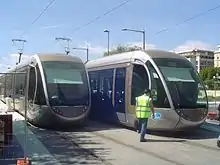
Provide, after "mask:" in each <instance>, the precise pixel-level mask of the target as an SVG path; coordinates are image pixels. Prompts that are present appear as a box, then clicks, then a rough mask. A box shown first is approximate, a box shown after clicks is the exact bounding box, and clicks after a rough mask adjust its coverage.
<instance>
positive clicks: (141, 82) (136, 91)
mask: <svg viewBox="0 0 220 165" xmlns="http://www.w3.org/2000/svg"><path fill="white" fill-rule="evenodd" d="M148 88H149V78H148V74H147V71H146V69H145V68H144V66H142V65H134V66H133V73H132V88H131V105H135V104H136V100H135V98H136V97H137V96H140V95H141V94H143V92H144V89H148Z"/></svg>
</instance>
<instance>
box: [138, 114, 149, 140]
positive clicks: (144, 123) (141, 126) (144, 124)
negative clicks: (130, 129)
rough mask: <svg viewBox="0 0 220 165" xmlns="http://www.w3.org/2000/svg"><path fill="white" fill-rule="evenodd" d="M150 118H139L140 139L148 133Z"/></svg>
mask: <svg viewBox="0 0 220 165" xmlns="http://www.w3.org/2000/svg"><path fill="white" fill-rule="evenodd" d="M147 122H148V118H146V119H138V133H140V140H143V139H144V137H145V134H146V129H147Z"/></svg>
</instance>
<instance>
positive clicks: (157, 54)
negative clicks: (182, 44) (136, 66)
mask: <svg viewBox="0 0 220 165" xmlns="http://www.w3.org/2000/svg"><path fill="white" fill-rule="evenodd" d="M149 58H153V59H154V58H176V59H183V60H186V58H185V57H183V56H181V55H178V54H176V53H173V52H169V51H164V50H155V49H153V50H146V51H143V50H137V51H131V52H125V53H119V54H115V55H111V56H107V57H102V58H99V59H96V60H91V61H88V62H87V63H86V67H87V68H92V67H97V66H104V65H111V64H117V63H124V62H129V61H131V59H141V60H143V61H147V60H148V59H149Z"/></svg>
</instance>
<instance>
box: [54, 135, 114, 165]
mask: <svg viewBox="0 0 220 165" xmlns="http://www.w3.org/2000/svg"><path fill="white" fill-rule="evenodd" d="M54 134H56V135H60V133H57V132H54ZM60 136H61V138H63V139H64V140H68V141H69V142H70V143H71V144H72V145H74V146H76V147H78V148H80V149H82V150H83V152H86V153H88V154H89V155H90V156H92V157H94V158H95V159H96V160H98V161H100V162H102V163H103V164H104V165H113V164H112V163H110V162H108V161H107V160H105V159H103V158H102V157H100V156H98V155H97V154H95V153H94V152H92V151H90V150H89V149H86V148H84V147H82V146H81V145H80V144H78V143H77V142H74V140H72V139H71V137H68V135H60Z"/></svg>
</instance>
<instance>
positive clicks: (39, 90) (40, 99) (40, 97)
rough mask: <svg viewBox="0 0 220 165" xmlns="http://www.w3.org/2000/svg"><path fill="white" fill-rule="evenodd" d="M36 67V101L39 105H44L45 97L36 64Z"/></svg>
mask: <svg viewBox="0 0 220 165" xmlns="http://www.w3.org/2000/svg"><path fill="white" fill-rule="evenodd" d="M36 69H37V97H36V103H37V104H39V105H46V99H45V94H44V88H43V83H42V77H41V74H40V70H39V67H38V65H37V66H36Z"/></svg>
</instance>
